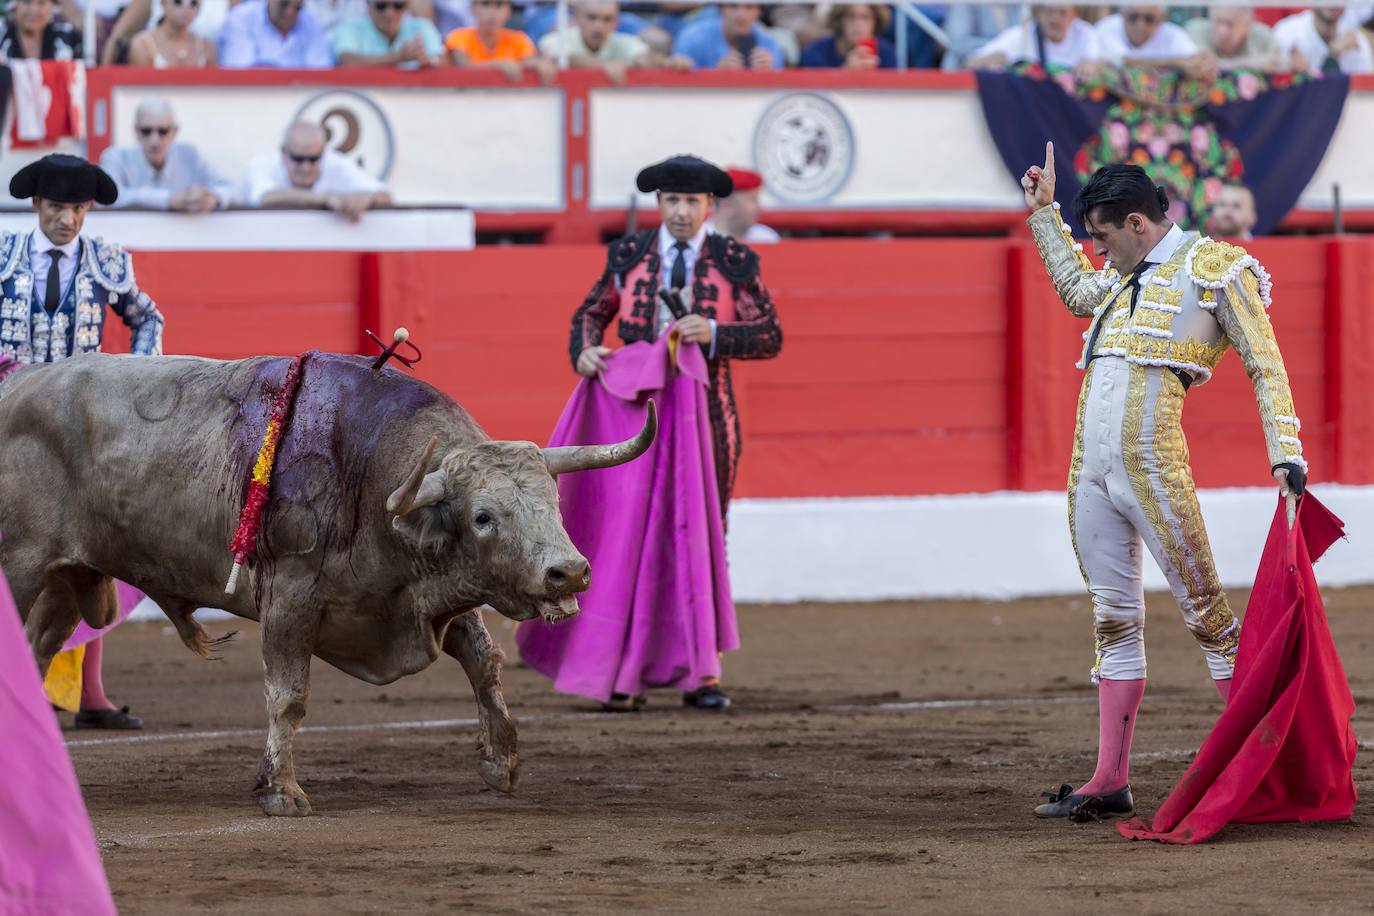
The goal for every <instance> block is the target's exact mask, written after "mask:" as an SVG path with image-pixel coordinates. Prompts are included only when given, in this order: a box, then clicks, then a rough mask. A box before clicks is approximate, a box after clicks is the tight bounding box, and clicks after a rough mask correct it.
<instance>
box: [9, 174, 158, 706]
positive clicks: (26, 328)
mask: <svg viewBox="0 0 1374 916" xmlns="http://www.w3.org/2000/svg"><path fill="white" fill-rule="evenodd" d="M10 194H11V195H13V196H14V197H16V198H18V199H20V200H26V199H32V201H33V209H34V211H35V212H36V213H37V214H38V229H37V231H34V232H27V233H14V232H5V231H0V379H4V377H5V376H7V375H9V374H10V372H11V371H13V370H15V369H17V368H19V367H20V366H23V365H27V364H29V363H51V362H56V361H57V360H59V359H65V358H67V357H68V356H74V355H77V354H80V353H91V352H94V351H97V350H99V349H100V341H101V335H102V333H103V331H104V327H105V308H106V306H107V305H108V306H109V307H110V309H111V310H113V311H114V313H115V314H116V315H117V316H119V318H120V320H121V321H123V322H124V323H125V324H126V325H128V326H129V328H130V330H131V332H132V334H131V337H132V340H131V347H130V349H131V351H132V352H133V353H136V354H143V355H157V354H160V353H162V326H163V318H162V313H161V312H159V311H158V310H157V306H156V305H155V304H153V300H152V299H149V298H148V296H147V295H146V294H145V293H143V291H142V290H140V289H139V288H138V286H137V285H135V283H134V268H133V261H132V259H131V257H130V255H129V253H128V252H126V251H125V250H124V249H122V248H121V247H119V246H118V245H116V244H114V243H112V242H106V241H104V240H103V239H99V238H95V237H86V236H83V235H82V234H81V229H82V227H83V225H84V224H85V221H86V213H87V211H88V210H90V208H91V204H92V203H99V204H101V205H103V206H109V205H110V204H113V203H114V202H115V199H116V198H117V197H118V196H119V189H118V187H117V186H116V185H115V182H114V179H112V178H111V177H110V176H109V175H108V174H106V173H105V171H104V170H103V169H101V168H100V167H98V166H95V165H92V164H91V163H89V162H87V161H86V160H85V159H82V158H80V157H78V156H67V155H61V154H53V155H49V156H44V157H43V158H42V159H39V160H38V161H37V162H32V163H30V164H28V165H26V166H24V167H23V168H22V169H20V170H19V171H18V172H17V173H15V176H14V178H13V179H11V181H10ZM100 663H101V643H100V639H99V637H97V638H95V639H94V640H92V641H90V642H89V643H87V645H86V652H85V655H84V657H83V658H82V660H81V668H82V684H81V699H80V710H79V711H78V712H77V715H76V725H77V727H78V728H115V729H128V728H139V727H141V725H142V723H141V722H140V721H139V719H138V717H137V716H133V715H130V714H129V708H128V707H127V706H125V707H123V708H122V709H116V708H115V707H114V704H113V703H111V702H110V701H109V699H108V698H107V697H106V696H105V691H104V686H103V684H102V683H101V676H100V668H101V664H100Z"/></svg>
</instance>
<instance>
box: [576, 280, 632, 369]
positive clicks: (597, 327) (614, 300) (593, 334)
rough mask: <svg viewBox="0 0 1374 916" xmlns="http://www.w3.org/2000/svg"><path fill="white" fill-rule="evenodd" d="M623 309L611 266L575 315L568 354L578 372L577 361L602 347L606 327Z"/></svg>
mask: <svg viewBox="0 0 1374 916" xmlns="http://www.w3.org/2000/svg"><path fill="white" fill-rule="evenodd" d="M619 307H620V295H619V291H618V290H617V289H616V283H615V274H614V273H613V272H612V270H611V269H610V267H609V266H608V267H607V268H606V271H605V272H604V273H602V275H601V279H599V280H597V281H596V285H595V286H593V287H592V291H591V292H590V293H588V294H587V298H586V299H584V300H582V304H581V305H579V306H578V307H577V311H575V312H573V318H572V335H571V339H570V340H569V344H568V353H569V355H570V356H571V358H572V363H573V367H574V368H576V366H577V357H579V356H581V355H582V351H583V350H585V349H587V348H588V347H595V346H599V345H600V343H601V340H602V338H603V337H605V334H606V327H607V325H609V324H610V323H611V321H612V320H613V319H614V318H615V314H616V312H617V311H618V310H619Z"/></svg>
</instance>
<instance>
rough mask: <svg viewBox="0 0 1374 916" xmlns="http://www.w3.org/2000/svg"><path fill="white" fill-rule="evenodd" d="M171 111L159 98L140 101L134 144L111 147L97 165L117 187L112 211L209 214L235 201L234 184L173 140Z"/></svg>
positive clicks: (174, 125)
mask: <svg viewBox="0 0 1374 916" xmlns="http://www.w3.org/2000/svg"><path fill="white" fill-rule="evenodd" d="M178 129H179V128H178V125H177V121H176V113H175V112H173V111H172V106H171V105H170V104H168V103H167V102H166V101H165V100H164V99H144V100H143V101H142V102H140V103H139V105H138V108H137V109H136V110H135V111H134V133H135V134H137V136H138V145H137V146H112V147H110V148H109V149H107V150H105V152H104V154H102V155H101V157H100V167H101V168H103V169H104V170H105V171H106V172H108V173H109V174H110V177H111V178H113V179H114V181H115V184H116V185H117V186H118V187H119V199H118V200H117V201H116V202H115V204H114V206H116V207H147V208H148V209H150V210H177V211H179V212H182V213H208V212H209V211H211V210H216V209H224V208H225V207H227V206H229V205H230V204H232V203H234V201H235V199H236V198H237V196H238V195H237V194H236V193H235V188H234V185H233V182H231V181H229V179H227V178H225V177H224V176H223V175H221V174H220V173H219V171H217V170H216V169H215V167H214V166H212V165H211V164H210V163H209V162H207V161H206V159H205V157H204V156H202V155H201V154H200V151H199V150H197V149H196V148H195V147H194V146H192V145H191V144H189V143H178V142H177V131H178Z"/></svg>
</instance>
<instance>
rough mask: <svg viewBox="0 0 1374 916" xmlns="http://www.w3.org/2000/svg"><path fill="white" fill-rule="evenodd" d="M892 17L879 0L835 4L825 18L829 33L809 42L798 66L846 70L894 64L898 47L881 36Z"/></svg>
mask: <svg viewBox="0 0 1374 916" xmlns="http://www.w3.org/2000/svg"><path fill="white" fill-rule="evenodd" d="M891 18H892V13H891V12H890V11H889V10H888V8H887V7H886V6H883V5H882V4H878V3H844V4H837V5H835V6H834V7H832V8H831V10H830V15H829V17H827V20H828V22H829V24H830V31H831V33H832V34H831V35H830V37H829V38H822V39H820V40H819V41H815V42H813V43H811V44H810V45H808V46H807V47H806V50H804V51H803V52H802V56H801V65H802V66H803V67H837V68H839V67H843V68H844V69H846V70H876V69H878V68H880V67H881V68H883V69H890V68H892V67H896V66H897V49H896V48H894V47H893V46H892V43H891V42H890V41H888V40H887V39H886V38H883V37H882V33H883V32H885V31H887V27H888V24H889V22H890V20H891Z"/></svg>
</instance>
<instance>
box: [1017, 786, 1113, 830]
mask: <svg viewBox="0 0 1374 916" xmlns="http://www.w3.org/2000/svg"><path fill="white" fill-rule="evenodd" d="M1040 797H1041V798H1043V799H1045V802H1044V804H1041V805H1037V806H1036V808H1035V816H1036V817H1067V818H1068V819H1069V820H1072V821H1077V822H1079V823H1082V822H1083V821H1101V820H1106V819H1107V818H1109V817H1125V816H1128V815H1131V814H1134V813H1135V800H1134V799H1133V798H1132V797H1131V787H1130V786H1124V787H1122V788H1120V789H1118V790H1116V791H1115V792H1109V793H1108V794H1106V795H1076V794H1074V791H1073V786H1071V785H1069V784H1068V783H1064V784H1063V785H1062V786H1060V787H1059V791H1058V792H1041V793H1040Z"/></svg>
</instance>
